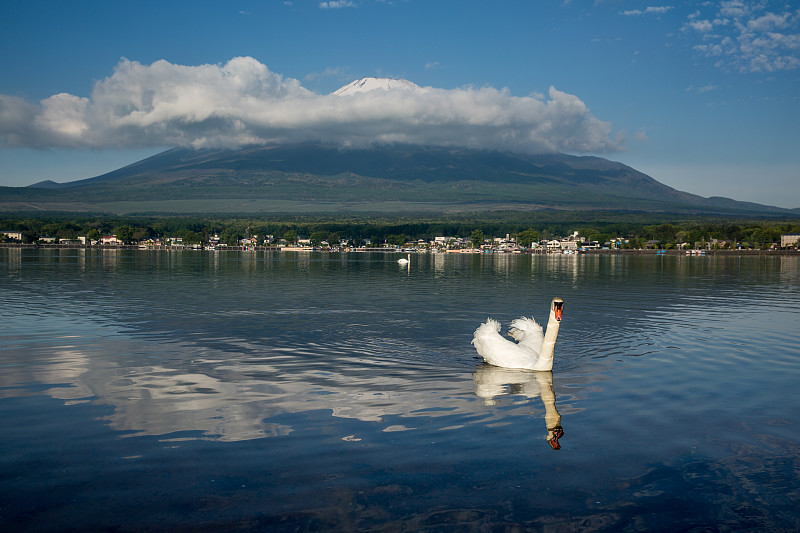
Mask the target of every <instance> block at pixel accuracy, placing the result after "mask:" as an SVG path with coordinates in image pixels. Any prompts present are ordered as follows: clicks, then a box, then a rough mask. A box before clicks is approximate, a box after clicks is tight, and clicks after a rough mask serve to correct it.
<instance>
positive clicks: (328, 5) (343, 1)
mask: <svg viewBox="0 0 800 533" xmlns="http://www.w3.org/2000/svg"><path fill="white" fill-rule="evenodd" d="M319 7H320V9H340V8H343V7H356V4H355V2H351V1H350V0H331V1H330V2H320V3H319Z"/></svg>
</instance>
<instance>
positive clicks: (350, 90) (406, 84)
mask: <svg viewBox="0 0 800 533" xmlns="http://www.w3.org/2000/svg"><path fill="white" fill-rule="evenodd" d="M378 89H380V90H384V91H396V90H401V91H413V92H423V88H422V87H420V86H419V85H417V84H416V83H414V82H412V81H408V80H406V79H398V78H361V79H360V80H355V81H353V82H350V83H348V84H347V85H345V86H344V87H340V88H338V89H336V90H335V91H334V92H333V94H336V95H339V96H342V95H348V94H357V93H366V92H369V91H375V90H378Z"/></svg>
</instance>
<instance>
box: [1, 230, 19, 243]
mask: <svg viewBox="0 0 800 533" xmlns="http://www.w3.org/2000/svg"><path fill="white" fill-rule="evenodd" d="M0 235H5V236H6V237H8V238H9V239H11V240H12V241H21V240H22V232H21V231H0Z"/></svg>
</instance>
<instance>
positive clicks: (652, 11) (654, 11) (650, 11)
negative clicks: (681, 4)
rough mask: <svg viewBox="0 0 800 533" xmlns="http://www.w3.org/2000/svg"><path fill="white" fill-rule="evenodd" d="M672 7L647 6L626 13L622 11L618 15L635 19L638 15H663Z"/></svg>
mask: <svg viewBox="0 0 800 533" xmlns="http://www.w3.org/2000/svg"><path fill="white" fill-rule="evenodd" d="M672 8H673V6H649V7H647V8H645V9H643V10H642V9H630V10H628V11H622V12H621V13H620V14H622V15H625V16H628V17H632V16H633V17H636V16H639V15H663V14H664V13H666V12H667V11H669V10H670V9H672Z"/></svg>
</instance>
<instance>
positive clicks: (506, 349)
mask: <svg viewBox="0 0 800 533" xmlns="http://www.w3.org/2000/svg"><path fill="white" fill-rule="evenodd" d="M563 309H564V300H562V299H561V298H553V301H552V302H551V303H550V318H549V320H548V321H547V334H545V333H544V332H543V331H542V326H540V325H539V324H537V323H536V321H535V320H534V319H533V318H527V317H524V316H523V317H520V318H518V319H516V320H514V321H512V322H511V328H510V329H509V331H508V333H509V335H511V336H512V337H514V339H516V341H517V342H512V341H510V340H508V339H505V338H503V337H501V336H500V323H499V322H498V321H497V320H494V319H491V318H489V319H487V320H486V322H485V323H483V324H481V325H480V326H478V329H476V330H475V334H474V338H473V339H472V344H473V345H474V346H475V349H476V350H478V353H479V354H480V355H481V357H483V359H484V360H485V361H486V362H487V363H489V364H490V365H495V366H502V367H505V368H522V369H526V370H552V369H553V350H554V349H555V345H556V337H557V336H558V327H559V326H560V324H561V313H562V311H563Z"/></svg>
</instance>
